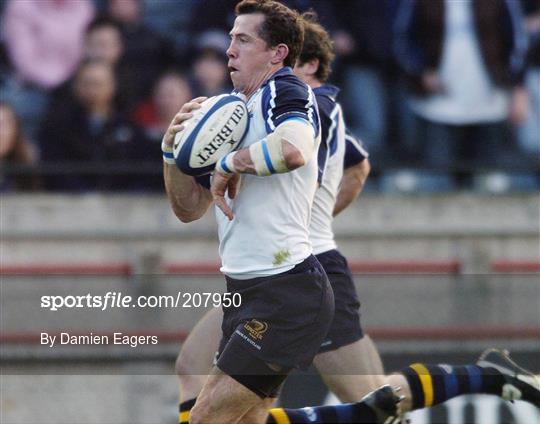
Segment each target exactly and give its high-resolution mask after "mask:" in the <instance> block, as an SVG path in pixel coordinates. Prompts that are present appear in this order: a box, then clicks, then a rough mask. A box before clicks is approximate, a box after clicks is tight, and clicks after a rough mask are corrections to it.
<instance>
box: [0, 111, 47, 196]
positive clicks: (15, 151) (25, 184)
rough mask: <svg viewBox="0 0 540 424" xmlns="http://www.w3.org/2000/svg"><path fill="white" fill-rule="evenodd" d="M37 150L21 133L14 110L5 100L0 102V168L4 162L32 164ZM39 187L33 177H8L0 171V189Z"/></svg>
mask: <svg viewBox="0 0 540 424" xmlns="http://www.w3.org/2000/svg"><path fill="white" fill-rule="evenodd" d="M36 162H37V152H36V149H35V147H34V145H32V144H30V143H28V142H27V141H26V139H25V138H24V135H23V133H22V129H21V125H20V122H19V119H18V118H17V115H16V114H15V110H14V109H13V108H12V107H11V105H9V104H8V103H5V102H0V164H1V165H2V166H0V169H2V170H4V169H5V168H4V166H3V165H5V164H13V165H34V164H35V163H36ZM38 187H39V181H38V179H37V178H35V177H25V176H23V177H19V176H17V177H8V176H6V175H5V174H4V173H3V172H2V173H0V191H11V190H33V189H36V188H38Z"/></svg>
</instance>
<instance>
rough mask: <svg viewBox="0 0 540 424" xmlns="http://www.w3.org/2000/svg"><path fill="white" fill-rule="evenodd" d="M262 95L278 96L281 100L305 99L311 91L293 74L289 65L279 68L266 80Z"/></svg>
mask: <svg viewBox="0 0 540 424" xmlns="http://www.w3.org/2000/svg"><path fill="white" fill-rule="evenodd" d="M264 91H265V93H264V94H263V96H264V95H268V96H271V97H276V98H277V97H280V99H281V100H289V99H298V98H300V99H306V98H308V97H309V96H310V95H312V94H310V93H311V89H310V88H309V86H308V85H307V84H306V83H305V82H304V81H302V80H301V79H300V78H298V77H297V76H296V75H294V72H293V70H292V69H291V68H290V67H288V66H287V67H284V68H281V69H280V70H279V71H277V72H276V73H275V74H274V75H272V77H271V78H270V79H269V80H268V82H267V84H266V85H265V87H264Z"/></svg>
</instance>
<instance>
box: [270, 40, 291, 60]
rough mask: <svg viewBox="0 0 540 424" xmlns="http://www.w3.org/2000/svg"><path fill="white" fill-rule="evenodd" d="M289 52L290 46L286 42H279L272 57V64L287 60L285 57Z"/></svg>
mask: <svg viewBox="0 0 540 424" xmlns="http://www.w3.org/2000/svg"><path fill="white" fill-rule="evenodd" d="M288 54H289V47H288V46H287V45H286V44H283V43H282V44H278V45H277V46H276V47H274V57H273V58H272V64H273V65H277V64H278V63H281V62H283V61H285V58H286V57H287V56H288Z"/></svg>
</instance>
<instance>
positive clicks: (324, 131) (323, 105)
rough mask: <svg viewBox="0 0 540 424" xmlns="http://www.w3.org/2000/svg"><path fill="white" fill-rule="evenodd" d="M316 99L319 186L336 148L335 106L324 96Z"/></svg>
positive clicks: (318, 96) (317, 96)
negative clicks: (327, 162)
mask: <svg viewBox="0 0 540 424" xmlns="http://www.w3.org/2000/svg"><path fill="white" fill-rule="evenodd" d="M316 99H317V105H318V110H319V116H320V120H321V144H320V145H319V152H318V156H317V161H318V165H319V172H318V176H317V180H318V182H319V184H321V182H322V179H323V175H324V170H325V168H326V161H327V160H328V156H330V155H331V153H332V151H335V150H336V148H337V145H336V143H337V139H336V130H335V125H333V124H334V120H333V119H332V112H333V109H334V108H335V107H336V104H335V103H334V102H333V101H331V100H330V99H329V98H328V97H326V96H324V95H316Z"/></svg>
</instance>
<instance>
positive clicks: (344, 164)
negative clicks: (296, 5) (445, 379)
mask: <svg viewBox="0 0 540 424" xmlns="http://www.w3.org/2000/svg"><path fill="white" fill-rule="evenodd" d="M304 18H306V22H305V39H304V46H303V50H302V53H301V54H300V57H299V61H298V63H297V66H296V67H295V73H296V74H297V75H298V76H299V77H301V78H302V79H303V80H304V81H305V82H307V83H308V84H309V85H310V87H311V88H312V89H313V90H314V93H315V95H316V98H317V102H318V107H319V113H320V117H321V132H322V142H321V145H320V148H319V152H318V163H319V170H323V172H320V175H319V183H320V188H319V189H318V190H317V192H316V195H315V201H314V204H313V209H312V218H311V226H310V239H311V242H312V245H313V252H314V254H316V255H317V259H319V261H320V262H321V264H322V265H323V267H324V268H325V270H326V272H327V274H328V277H329V279H330V282H331V285H332V288H333V291H334V295H335V317H334V320H333V322H332V325H331V329H330V331H329V333H328V335H327V337H326V339H325V341H324V342H323V343H322V345H321V348H320V349H319V354H318V355H317V356H316V357H315V360H314V364H315V366H316V368H317V369H318V371H319V372H320V373H321V375H322V377H323V379H324V381H325V383H326V384H327V385H328V387H329V388H330V389H331V390H332V391H333V392H334V393H335V394H336V395H337V396H338V398H339V399H340V400H341V401H343V402H354V401H359V400H360V399H361V398H362V396H364V395H365V394H366V393H367V392H369V391H370V390H374V389H375V388H376V387H379V386H380V385H381V384H383V383H385V382H386V383H391V384H393V385H394V386H400V387H402V391H401V393H400V394H402V395H403V397H404V402H403V404H402V405H400V409H401V411H402V412H404V411H407V410H411V409H412V408H413V407H414V408H420V407H424V406H431V405H432V404H434V399H432V400H431V401H430V400H429V399H428V401H427V402H426V401H425V399H424V402H421V401H417V402H415V403H413V395H414V398H415V400H417V398H421V396H424V397H425V395H424V394H423V393H420V392H421V391H423V390H424V387H421V388H419V387H417V386H418V385H417V384H415V383H417V381H415V378H420V380H426V378H425V377H424V378H423V377H419V376H420V375H423V374H418V372H416V377H415V375H414V373H413V374H412V375H411V370H413V371H418V370H420V371H422V367H423V366H422V365H420V364H415V365H414V366H412V367H410V369H407V370H404V373H405V374H396V375H392V376H388V377H385V376H384V375H383V367H382V363H381V360H380V356H379V354H378V352H377V350H376V348H375V346H374V345H373V343H372V341H371V340H370V339H369V337H368V336H367V335H364V334H363V332H362V329H361V326H360V317H359V313H358V309H359V302H358V300H357V296H356V292H355V290H354V285H353V281H352V277H351V273H350V270H349V268H348V266H347V262H346V260H345V258H344V257H343V256H342V255H341V254H340V253H339V252H338V251H337V250H336V244H335V241H334V235H333V232H332V227H331V223H332V217H333V215H334V216H335V215H336V214H337V213H339V212H340V211H342V210H343V209H344V208H346V207H347V206H348V205H349V204H350V202H351V201H353V200H354V199H356V198H357V196H358V194H359V193H360V191H361V188H362V186H363V184H364V182H365V179H366V177H367V175H368V172H369V164H368V161H367V159H366V157H367V154H366V152H365V151H364V150H363V149H362V147H361V146H360V145H359V143H358V142H357V141H356V140H355V139H354V138H353V137H351V136H350V135H346V132H345V126H344V123H343V118H342V111H341V108H340V106H339V105H338V104H337V103H336V101H335V97H336V95H337V93H338V90H337V88H335V87H333V86H331V85H329V84H325V81H326V80H327V78H328V76H329V73H330V64H331V62H332V59H333V54H332V48H331V42H330V38H329V36H328V34H327V33H326V31H325V30H324V29H323V28H322V27H321V26H320V25H319V24H317V23H316V22H315V20H314V18H313V16H311V15H304ZM344 168H345V171H343V169H344ZM340 183H341V187H340ZM220 318H221V313H220V311H219V310H213V311H211V312H209V313H208V314H206V316H205V317H204V318H203V319H202V320H201V321H200V322H199V323H198V324H197V326H196V327H195V328H194V329H193V331H192V332H191V333H190V335H189V337H188V339H187V340H186V342H185V343H184V345H183V347H182V351H181V353H180V355H179V357H178V360H177V364H176V368H177V373H178V375H179V377H180V383H181V396H182V398H181V399H182V400H183V402H182V403H181V405H180V415H179V418H180V420H179V421H180V422H188V419H189V409H190V408H191V406H192V405H193V403H194V401H195V398H196V396H197V394H198V393H199V391H200V389H201V387H202V385H203V383H204V380H205V376H204V374H206V372H207V370H209V368H210V365H209V364H210V363H211V360H212V356H213V352H214V351H215V348H216V346H217V342H218V340H219V334H220V331H219V320H220ZM499 359H501V358H500V357H499ZM503 362H506V361H504V360H503ZM506 365H508V364H506ZM424 368H425V367H424ZM430 368H431V369H432V371H434V376H435V375H437V373H438V372H440V370H441V368H435V367H433V366H430ZM484 368H486V364H484ZM442 369H445V368H442ZM464 369H465V370H467V368H466V367H465V368H464ZM486 369H487V368H486ZM469 370H470V371H471V372H473V370H476V371H477V372H480V371H479V370H480V368H478V369H476V368H474V366H470V368H469ZM459 373H462V369H461V368H460V369H456V374H455V375H451V377H449V378H450V380H449V381H452V379H453V378H454V379H456V378H457V377H456V376H457V375H459ZM465 374H466V373H465ZM485 374H486V375H489V373H485ZM428 375H429V374H428ZM407 376H408V377H407ZM436 378H439V379H440V377H436ZM466 378H467V377H463V376H462V377H461V382H460V384H461V385H462V386H466V381H465V380H466ZM434 379H435V377H434V378H433V380H434ZM489 379H490V378H488V377H486V380H489ZM491 379H493V380H495V381H496V380H498V381H502V380H501V379H497V378H495V377H492V378H491ZM409 381H411V383H412V384H413V389H415V390H411V387H410V386H409ZM456 381H457V380H456ZM504 381H505V382H506V379H504ZM439 383H440V382H439ZM439 385H440V384H439ZM485 386H486V387H485V390H495V391H494V392H493V393H494V394H499V395H502V394H503V393H502V391H501V387H498V388H497V387H496V388H493V389H492V388H491V387H489V384H487V383H486V384H485ZM495 386H496V385H495ZM425 389H426V390H428V391H429V390H430V388H429V387H428V386H426V387H425ZM461 389H462V391H461V392H460V390H458V389H456V390H455V393H452V392H451V391H448V392H447V393H446V392H445V394H444V395H442V394H441V393H440V391H441V387H438V388H437V387H436V386H434V387H431V391H432V392H433V390H435V391H436V390H438V391H439V393H437V397H438V399H437V400H436V403H439V402H442V401H444V400H446V399H448V398H450V397H453V395H458V394H461V393H467V389H466V388H465V389H464V388H463V387H462V388H461ZM470 389H471V391H474V390H475V388H474V387H471V388H470ZM463 390H464V391H463ZM382 394H383V395H384V396H381V394H379V395H378V396H371V398H370V399H368V400H369V401H370V402H373V401H375V402H376V403H375V405H373V403H371V406H372V407H374V409H375V410H377V412H378V415H377V419H378V420H381V421H382V420H384V419H386V418H387V417H388V415H393V414H394V413H395V407H394V405H393V404H392V399H395V397H392V396H391V394H389V393H388V391H386V392H383V393H382ZM432 398H433V396H432ZM525 398H527V396H525ZM389 399H390V404H389V405H387V406H384V405H382V404H384V403H388V400H389ZM347 407H348V406H346V405H345V406H343V407H342V409H345V410H346V409H347ZM353 407H356V408H357V407H358V405H354V406H349V408H353ZM270 414H271V416H270V419H269V422H282V421H279V418H280V417H281V418H282V419H283V417H287V418H288V419H289V421H291V419H294V421H293V422H303V421H302V419H303V418H305V419H306V421H305V422H309V420H307V419H308V418H310V416H309V415H310V414H311V418H313V416H317V419H320V418H324V416H325V415H326V416H327V417H328V416H329V417H330V420H331V421H332V422H334V419H335V417H336V410H335V409H334V408H333V407H328V408H325V409H322V408H315V409H309V410H283V409H281V408H275V409H273V410H271V411H270ZM313 414H315V415H313ZM328 414H330V415H328ZM370 416H371V415H370V412H369V411H367V410H364V413H363V415H362V417H363V419H366V417H370ZM368 419H369V418H368ZM285 422H286V421H285ZM342 422H350V421H347V419H346V418H345V419H344V421H342ZM366 422H370V421H366Z"/></svg>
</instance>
